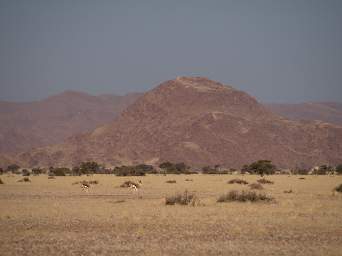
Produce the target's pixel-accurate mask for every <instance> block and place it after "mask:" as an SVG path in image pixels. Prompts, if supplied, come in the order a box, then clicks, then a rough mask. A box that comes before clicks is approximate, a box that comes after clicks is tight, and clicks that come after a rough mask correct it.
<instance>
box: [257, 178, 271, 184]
mask: <svg viewBox="0 0 342 256" xmlns="http://www.w3.org/2000/svg"><path fill="white" fill-rule="evenodd" d="M257 182H259V183H261V184H274V182H273V181H270V180H267V179H265V178H262V179H259V180H257Z"/></svg>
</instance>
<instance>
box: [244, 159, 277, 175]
mask: <svg viewBox="0 0 342 256" xmlns="http://www.w3.org/2000/svg"><path fill="white" fill-rule="evenodd" d="M276 169H277V168H276V166H275V165H273V164H272V161H270V160H259V161H257V162H254V163H251V164H250V165H249V166H246V165H245V166H244V167H243V169H242V170H243V171H244V172H246V171H248V172H251V173H255V174H259V175H265V174H266V175H270V174H274V173H275V171H276Z"/></svg>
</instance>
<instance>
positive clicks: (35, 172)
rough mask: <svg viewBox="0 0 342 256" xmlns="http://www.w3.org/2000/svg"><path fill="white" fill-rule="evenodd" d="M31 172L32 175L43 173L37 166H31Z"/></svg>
mask: <svg viewBox="0 0 342 256" xmlns="http://www.w3.org/2000/svg"><path fill="white" fill-rule="evenodd" d="M32 173H33V175H39V174H42V173H43V170H42V169H40V168H39V167H38V168H33V169H32Z"/></svg>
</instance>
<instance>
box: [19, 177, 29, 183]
mask: <svg viewBox="0 0 342 256" xmlns="http://www.w3.org/2000/svg"><path fill="white" fill-rule="evenodd" d="M18 182H31V180H30V179H29V178H28V177H25V178H22V179H20V180H18Z"/></svg>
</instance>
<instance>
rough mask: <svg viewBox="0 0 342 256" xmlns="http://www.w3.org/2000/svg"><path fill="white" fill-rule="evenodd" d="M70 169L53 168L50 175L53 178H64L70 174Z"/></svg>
mask: <svg viewBox="0 0 342 256" xmlns="http://www.w3.org/2000/svg"><path fill="white" fill-rule="evenodd" d="M70 172H71V171H70V169H69V168H66V167H60V168H54V169H53V170H52V172H51V173H52V174H53V175H54V176H65V175H66V174H67V173H70Z"/></svg>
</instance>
